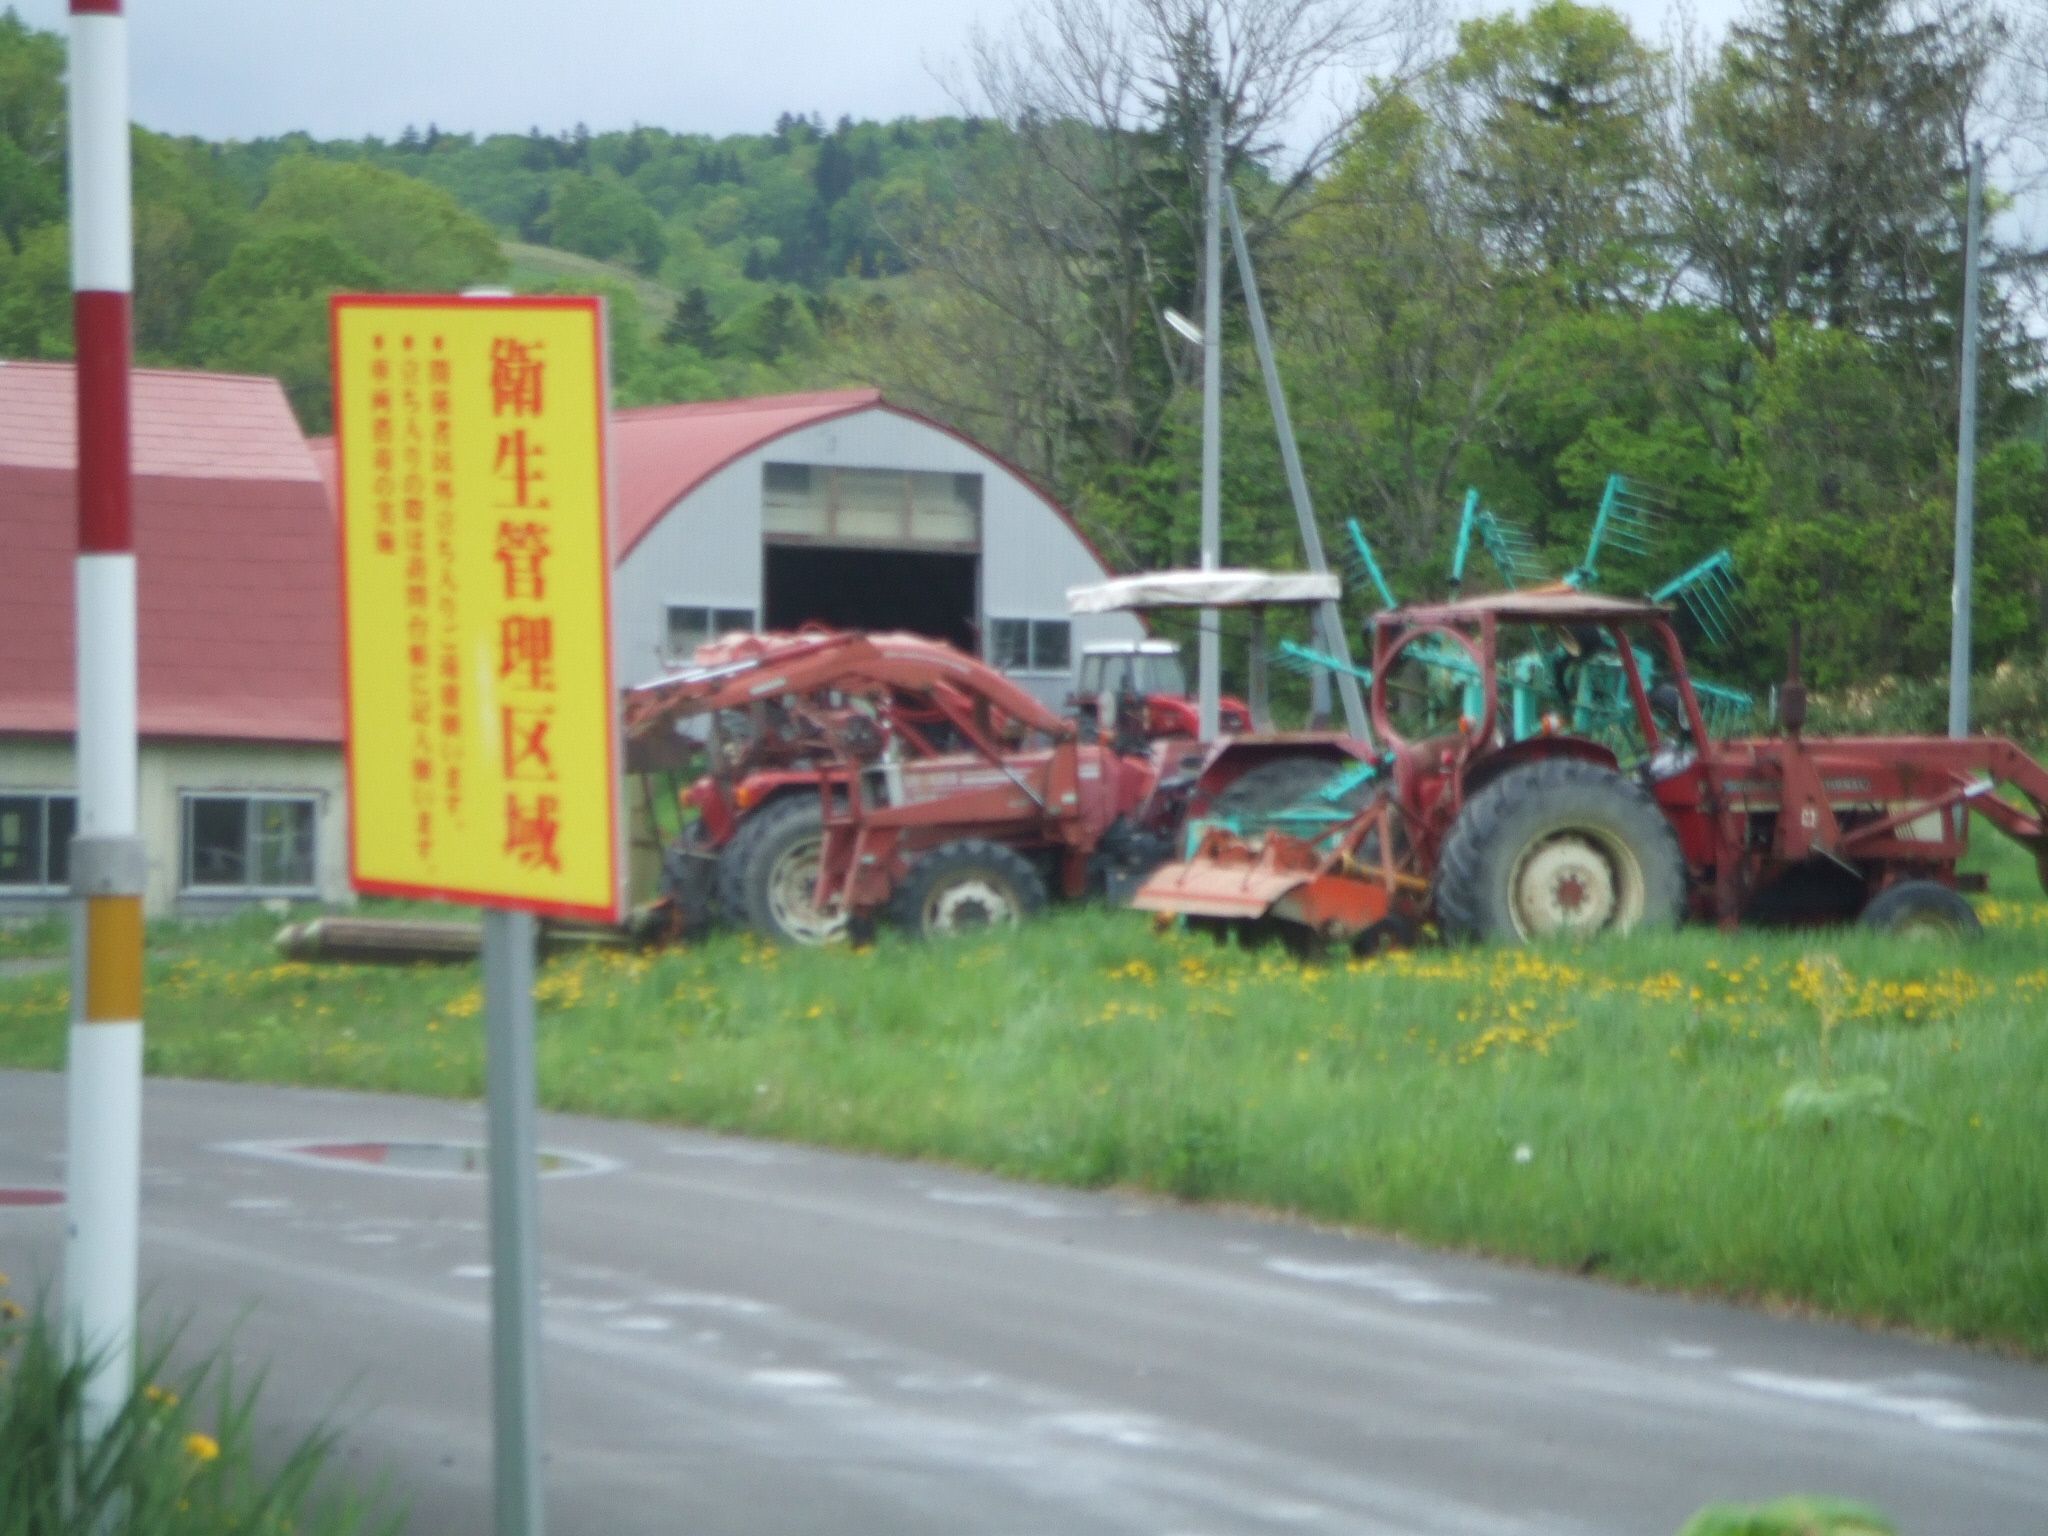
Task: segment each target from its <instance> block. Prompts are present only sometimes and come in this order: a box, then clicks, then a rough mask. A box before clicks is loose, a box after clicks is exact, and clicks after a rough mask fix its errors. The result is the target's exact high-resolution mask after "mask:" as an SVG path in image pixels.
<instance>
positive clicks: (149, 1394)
mask: <svg viewBox="0 0 2048 1536" xmlns="http://www.w3.org/2000/svg"><path fill="white" fill-rule="evenodd" d="M142 1400H143V1401H144V1402H146V1403H154V1404H155V1405H156V1406H157V1407H159V1408H175V1407H177V1406H178V1394H177V1393H175V1392H173V1391H171V1390H170V1388H168V1387H160V1386H158V1385H157V1384H156V1383H155V1382H151V1383H150V1384H149V1385H148V1386H146V1387H144V1388H143V1389H142Z"/></svg>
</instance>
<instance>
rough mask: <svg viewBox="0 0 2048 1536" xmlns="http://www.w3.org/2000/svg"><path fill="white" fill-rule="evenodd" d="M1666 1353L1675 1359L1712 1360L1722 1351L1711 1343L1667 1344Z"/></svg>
mask: <svg viewBox="0 0 2048 1536" xmlns="http://www.w3.org/2000/svg"><path fill="white" fill-rule="evenodd" d="M1664 1353H1665V1354H1667V1355H1669V1356H1670V1357H1671V1358H1672V1359H1674V1360H1711V1359H1713V1358H1714V1356H1715V1355H1716V1354H1718V1353H1720V1351H1718V1350H1716V1349H1715V1348H1714V1347H1713V1345H1711V1344H1676V1343H1674V1344H1666V1345H1665V1346H1664Z"/></svg>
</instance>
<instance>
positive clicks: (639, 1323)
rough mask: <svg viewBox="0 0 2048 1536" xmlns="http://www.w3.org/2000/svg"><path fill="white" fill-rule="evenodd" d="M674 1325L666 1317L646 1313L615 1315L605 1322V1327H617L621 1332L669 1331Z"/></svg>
mask: <svg viewBox="0 0 2048 1536" xmlns="http://www.w3.org/2000/svg"><path fill="white" fill-rule="evenodd" d="M674 1326H675V1324H673V1323H671V1322H670V1321H669V1320H668V1319H667V1318H665V1317H648V1316H646V1315H644V1314H636V1315H635V1316H632V1317H615V1318H613V1319H612V1320H611V1321H610V1322H608V1323H606V1324H605V1327H607V1328H616V1329H617V1330H618V1331H619V1332H620V1333H667V1332H668V1331H669V1329H671V1328H673V1327H674Z"/></svg>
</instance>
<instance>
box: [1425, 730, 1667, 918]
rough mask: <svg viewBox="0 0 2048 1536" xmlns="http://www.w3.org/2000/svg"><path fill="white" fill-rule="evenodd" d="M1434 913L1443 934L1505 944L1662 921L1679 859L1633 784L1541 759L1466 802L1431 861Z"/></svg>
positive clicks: (1586, 766)
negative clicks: (1434, 864) (1434, 862)
mask: <svg viewBox="0 0 2048 1536" xmlns="http://www.w3.org/2000/svg"><path fill="white" fill-rule="evenodd" d="M1436 914H1437V921H1438V922H1439V924H1440V925H1441V926H1442V928H1443V930H1444V933H1445V935H1446V936H1447V937H1450V938H1454V939H1478V940H1487V941H1501V942H1508V943H1517V942H1520V943H1526V942H1529V941H1531V940H1535V939H1546V938H1580V937H1589V936H1591V935H1593V934H1596V933H1605V932H1618V933H1627V932H1629V931H1630V930H1632V929H1637V928H1671V927H1675V926H1676V925H1677V923H1678V921H1679V919H1680V918H1681V917H1683V916H1684V914H1685V858H1684V855H1683V854H1682V853H1681V852H1680V851H1679V847H1678V836H1677V834H1676V833H1675V832H1673V831H1672V830H1671V823H1670V822H1669V821H1668V820H1666V819H1665V816H1664V813H1663V811H1662V810H1660V809H1659V808H1658V805H1657V802H1656V801H1655V800H1654V799H1652V798H1651V796H1650V793H1649V791H1648V790H1646V789H1644V788H1643V787H1642V786H1641V785H1640V784H1638V783H1636V782H1635V781H1634V780H1633V779H1630V778H1626V777H1624V776H1623V775H1621V774H1619V773H1616V772H1614V771H1613V770H1612V769H1610V768H1603V767H1601V766H1600V765H1599V764H1597V763H1589V762H1585V761H1583V760H1582V759H1579V758H1572V757H1553V758H1546V759H1544V760H1542V761H1540V762H1534V763H1529V764H1526V765H1524V766H1522V767H1519V768H1511V769H1509V770H1508V771H1507V772H1506V773H1503V774H1502V775H1501V776H1500V777H1499V778H1497V779H1495V780H1494V781H1493V782H1492V783H1491V784H1488V785H1487V786H1486V787H1485V788H1484V789H1482V790H1480V791H1479V793H1478V794H1476V795H1474V796H1473V797H1472V798H1471V799H1470V800H1468V801H1466V802H1465V806H1464V809H1463V810H1461V811H1460V812H1459V813H1458V819H1457V820H1456V821H1454V822H1453V823H1452V824H1451V832H1450V836H1449V837H1447V838H1445V839H1444V847H1443V853H1442V855H1441V857H1440V858H1439V859H1438V862H1437V871H1436Z"/></svg>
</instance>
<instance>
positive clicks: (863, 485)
mask: <svg viewBox="0 0 2048 1536" xmlns="http://www.w3.org/2000/svg"><path fill="white" fill-rule="evenodd" d="M761 529H762V532H763V533H764V534H766V535H767V536H768V537H770V538H781V539H786V540H789V541H792V542H818V543H828V544H887V545H898V546H902V545H909V546H912V547H920V548H929V547H933V546H937V547H941V548H974V547H976V546H978V545H979V544H980V542H981V476H980V475H974V474H957V475H956V474H942V473H938V472H935V471H929V470H916V469H839V468H834V467H831V466H828V465H822V464H767V465H764V466H763V467H762V471H761Z"/></svg>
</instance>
